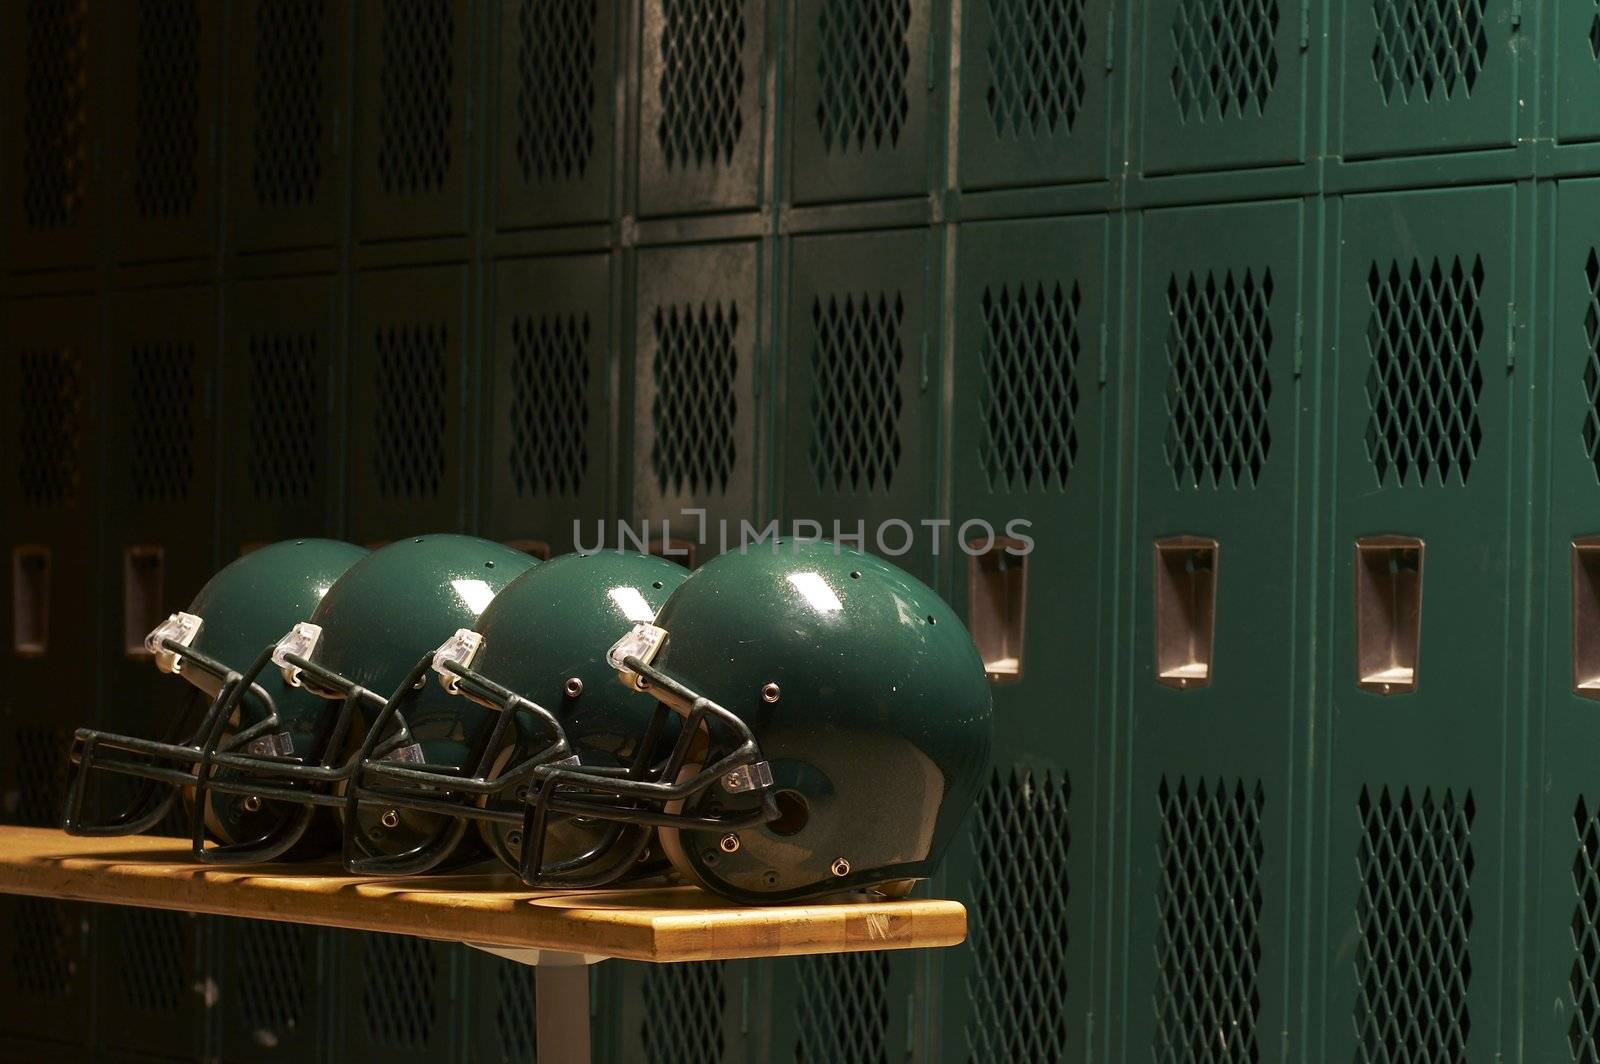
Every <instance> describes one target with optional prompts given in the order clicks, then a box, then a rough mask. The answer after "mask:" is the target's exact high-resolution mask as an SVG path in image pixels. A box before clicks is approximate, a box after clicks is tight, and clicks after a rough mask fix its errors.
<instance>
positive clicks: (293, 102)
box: [250, 0, 327, 208]
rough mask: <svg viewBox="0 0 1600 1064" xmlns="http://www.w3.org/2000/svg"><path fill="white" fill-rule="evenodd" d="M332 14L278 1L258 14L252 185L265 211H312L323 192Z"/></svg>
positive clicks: (320, 5)
mask: <svg viewBox="0 0 1600 1064" xmlns="http://www.w3.org/2000/svg"><path fill="white" fill-rule="evenodd" d="M326 8H327V3H326V0H273V2H272V3H263V4H261V5H259V6H258V7H257V8H256V56H255V60H256V85H255V135H254V141H253V142H252V148H253V149H254V152H255V155H254V159H253V161H252V163H251V166H250V181H251V185H252V187H253V188H254V189H255V194H256V202H258V203H260V204H261V205H262V206H264V207H276V208H283V207H306V206H309V205H311V204H313V203H315V202H316V200H317V190H318V189H319V188H321V186H322V172H323V171H322V167H323V161H322V77H323V63H324V62H325V60H326V58H327V43H326V42H325V41H324V40H323V37H322V26H323V19H324V18H325V17H326Z"/></svg>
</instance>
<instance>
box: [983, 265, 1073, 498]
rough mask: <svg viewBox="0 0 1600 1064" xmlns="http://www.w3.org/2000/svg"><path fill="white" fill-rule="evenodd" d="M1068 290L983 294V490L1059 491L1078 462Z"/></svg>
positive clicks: (1024, 288)
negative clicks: (985, 479) (985, 483)
mask: <svg viewBox="0 0 1600 1064" xmlns="http://www.w3.org/2000/svg"><path fill="white" fill-rule="evenodd" d="M1082 301H1083V297H1082V294H1081V293H1080V292H1079V290H1078V286H1077V285H1076V284H1073V285H1071V287H1070V288H1069V289H1066V290H1063V289H1062V287H1061V285H1060V284H1059V283H1055V284H1048V285H1047V284H1022V285H1017V286H1016V287H1015V288H1013V287H1012V286H1010V285H1001V286H1000V288H999V290H998V291H997V290H996V289H994V288H985V289H984V290H983V299H982V307H983V324H984V337H983V345H982V346H981V347H980V348H979V349H978V365H979V368H980V370H981V372H982V375H983V377H982V384H981V386H980V390H979V393H978V408H979V415H980V417H981V419H982V422H983V443H982V450H981V458H982V461H983V469H984V473H985V474H986V475H987V476H988V479H989V488H990V490H994V491H1032V490H1036V489H1037V490H1049V489H1052V488H1053V489H1055V490H1057V491H1060V490H1061V489H1063V488H1065V487H1066V486H1067V477H1068V475H1069V474H1071V472H1072V463H1073V461H1074V460H1075V459H1076V458H1077V456H1078V430H1077V414H1078V355H1079V354H1080V349H1081V345H1080V343H1079V340H1078V308H1079V306H1080V304H1081V303H1082Z"/></svg>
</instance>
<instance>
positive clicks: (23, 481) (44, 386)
mask: <svg viewBox="0 0 1600 1064" xmlns="http://www.w3.org/2000/svg"><path fill="white" fill-rule="evenodd" d="M17 369H18V377H19V380H18V394H17V421H16V426H17V428H16V432H17V437H16V439H17V480H18V487H19V488H20V490H21V493H22V501H23V502H25V503H27V504H28V505H30V506H49V505H61V504H66V503H71V502H73V501H74V500H75V499H76V498H77V496H78V486H79V478H80V475H81V463H82V453H83V412H84V411H83V407H84V394H83V381H82V380H81V370H82V366H81V364H80V362H79V360H78V355H77V352H75V351H72V350H67V349H60V350H54V351H21V352H18V354H17Z"/></svg>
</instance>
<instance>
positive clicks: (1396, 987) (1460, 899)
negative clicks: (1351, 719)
mask: <svg viewBox="0 0 1600 1064" xmlns="http://www.w3.org/2000/svg"><path fill="white" fill-rule="evenodd" d="M1359 811H1360V815H1361V841H1360V845H1359V849H1358V851H1357V855H1356V865H1357V869H1358V871H1359V875H1360V884H1361V893H1360V897H1359V899H1358V900H1357V903H1356V924H1357V927H1358V928H1359V930H1360V940H1359V942H1358V943H1357V945H1356V957H1355V962H1356V963H1355V977H1356V1009H1355V1016H1354V1020H1355V1029H1356V1039H1357V1042H1356V1062H1357V1064H1440V1062H1451V1061H1465V1060H1466V1059H1467V1035H1468V1033H1469V1032H1470V1031H1471V1027H1472V1021H1471V1017H1470V1015H1469V1013H1468V1009H1467V988H1468V986H1469V984H1470V983H1471V982H1472V957H1471V954H1470V951H1469V949H1468V939H1469V937H1470V935H1471V933H1472V916H1473V913H1472V900H1471V886H1472V871H1473V865H1474V863H1475V862H1474V858H1473V853H1472V821H1473V817H1474V815H1475V812H1476V810H1475V808H1474V805H1473V798H1472V792H1471V791H1468V792H1467V793H1466V795H1465V796H1464V797H1463V798H1461V799H1460V800H1458V799H1457V798H1456V796H1455V795H1454V794H1453V793H1452V792H1451V791H1449V790H1445V791H1443V792H1441V793H1440V794H1439V795H1438V796H1437V797H1436V796H1435V795H1434V793H1433V792H1432V791H1431V790H1424V791H1423V792H1422V793H1421V794H1420V795H1413V793H1412V791H1411V788H1409V787H1406V788H1402V789H1400V790H1399V791H1398V792H1394V791H1391V790H1390V789H1389V788H1388V787H1381V788H1378V789H1377V790H1376V791H1374V790H1372V789H1370V788H1366V787H1363V788H1362V789H1361V798H1360V801H1359Z"/></svg>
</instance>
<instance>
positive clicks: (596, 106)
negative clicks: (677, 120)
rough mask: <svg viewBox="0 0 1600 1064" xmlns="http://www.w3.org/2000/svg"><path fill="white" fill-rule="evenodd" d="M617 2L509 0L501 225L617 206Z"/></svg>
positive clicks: (590, 217)
mask: <svg viewBox="0 0 1600 1064" xmlns="http://www.w3.org/2000/svg"><path fill="white" fill-rule="evenodd" d="M616 27H617V0H502V2H501V3H500V5H499V24H498V27H497V30H496V40H497V41H498V46H497V49H496V50H497V52H498V63H499V68H498V73H497V76H496V78H495V86H496V87H495V89H494V98H495V111H496V116H497V117H496V122H497V126H498V134H497V137H496V147H495V151H494V157H495V159H496V166H497V168H498V174H499V180H498V200H497V202H496V206H495V215H494V217H495V220H496V225H497V227H498V228H500V229H520V228H526V227H528V226H536V225H563V224H567V223H571V222H591V221H604V220H605V219H606V218H607V217H608V216H609V214H610V212H611V211H612V210H613V204H614V196H613V194H612V188H611V184H612V173H613V170H612V156H613V154H614V135H615V128H616V126H615V123H616V116H615V106H616V103H615V101H616V95H617V94H616V69H617V67H616V51H617V40H616Z"/></svg>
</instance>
